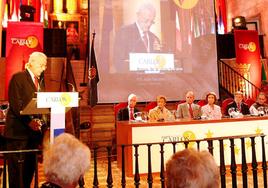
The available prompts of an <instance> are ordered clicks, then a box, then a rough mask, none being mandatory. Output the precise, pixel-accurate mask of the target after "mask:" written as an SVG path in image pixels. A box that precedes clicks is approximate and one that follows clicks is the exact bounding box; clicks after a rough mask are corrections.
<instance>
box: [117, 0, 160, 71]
mask: <svg viewBox="0 0 268 188" xmlns="http://www.w3.org/2000/svg"><path fill="white" fill-rule="evenodd" d="M155 14H156V10H155V8H154V7H153V5H152V4H143V5H141V6H140V8H139V9H138V11H137V21H136V22H135V23H133V24H130V25H127V26H123V27H122V28H121V29H120V30H119V31H118V32H117V34H116V37H115V42H114V68H115V71H116V72H127V71H128V70H129V53H150V52H159V51H160V48H161V45H160V40H159V38H158V37H157V36H156V35H155V34H153V33H152V32H151V31H150V27H151V26H152V24H153V23H154V19H155Z"/></svg>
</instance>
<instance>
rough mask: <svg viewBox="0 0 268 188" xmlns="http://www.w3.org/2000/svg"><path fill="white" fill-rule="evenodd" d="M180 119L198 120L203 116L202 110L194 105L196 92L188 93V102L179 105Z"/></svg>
mask: <svg viewBox="0 0 268 188" xmlns="http://www.w3.org/2000/svg"><path fill="white" fill-rule="evenodd" d="M177 111H178V114H179V118H191V119H198V118H200V116H201V108H200V106H199V105H197V104H194V92H192V91H188V92H187V93H186V102H185V103H182V104H179V105H178V108H177Z"/></svg>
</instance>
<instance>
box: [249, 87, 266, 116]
mask: <svg viewBox="0 0 268 188" xmlns="http://www.w3.org/2000/svg"><path fill="white" fill-rule="evenodd" d="M266 100H267V99H266V95H265V93H263V92H260V93H259V95H258V97H257V101H256V102H255V103H253V104H252V105H251V106H250V108H249V111H250V114H252V115H264V112H266V110H268V104H266Z"/></svg>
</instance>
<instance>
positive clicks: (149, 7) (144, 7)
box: [137, 3, 156, 14]
mask: <svg viewBox="0 0 268 188" xmlns="http://www.w3.org/2000/svg"><path fill="white" fill-rule="evenodd" d="M145 10H149V11H150V12H152V13H154V14H155V13H156V10H155V7H154V6H153V5H152V4H151V3H144V4H141V5H140V7H139V8H138V11H137V14H140V13H142V12H143V11H145Z"/></svg>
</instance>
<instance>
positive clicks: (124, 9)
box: [89, 0, 218, 103]
mask: <svg viewBox="0 0 268 188" xmlns="http://www.w3.org/2000/svg"><path fill="white" fill-rule="evenodd" d="M89 23H90V32H91V33H93V32H94V31H95V33H96V37H95V44H94V49H95V54H96V59H97V65H98V71H99V77H100V81H99V84H98V97H99V103H115V102H121V101H126V100H127V96H128V95H129V94H130V93H135V94H136V95H137V96H138V101H139V102H142V101H154V100H155V98H156V96H157V95H160V94H161V95H165V96H166V97H167V99H168V101H177V100H182V99H184V98H185V93H186V92H187V91H189V90H192V91H193V92H194V93H195V97H196V99H204V97H205V95H206V93H207V92H209V91H214V92H215V93H217V95H218V74H217V55H216V35H215V32H216V31H215V18H214V4H213V0H147V1H146V0H93V1H90V20H89ZM90 37H91V39H92V36H90Z"/></svg>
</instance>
